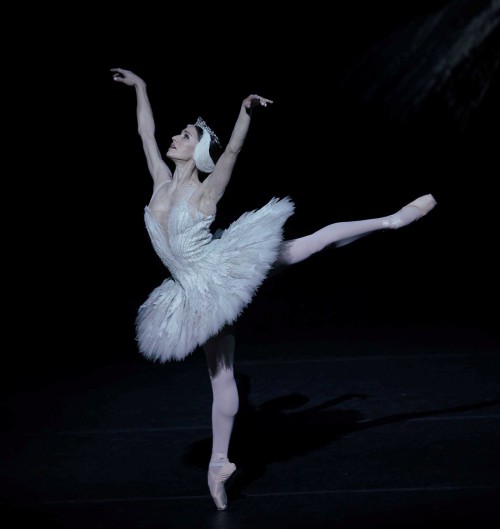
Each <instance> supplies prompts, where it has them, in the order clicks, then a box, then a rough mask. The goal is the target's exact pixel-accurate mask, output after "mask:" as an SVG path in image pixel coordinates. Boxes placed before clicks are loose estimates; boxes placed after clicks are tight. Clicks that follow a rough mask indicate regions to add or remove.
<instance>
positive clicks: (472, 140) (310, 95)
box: [6, 0, 500, 369]
mask: <svg viewBox="0 0 500 529" xmlns="http://www.w3.org/2000/svg"><path fill="white" fill-rule="evenodd" d="M373 4H374V3H373V2H365V1H358V2H355V3H352V2H344V3H341V5H337V4H335V5H332V6H330V7H329V8H328V9H327V8H326V6H325V7H322V8H320V7H315V6H314V5H308V6H304V5H301V6H300V7H297V8H290V7H286V8H284V9H282V10H280V11H279V12H274V13H266V12H265V6H264V7H262V6H248V7H245V6H243V7H241V8H239V9H240V11H238V12H233V11H231V12H228V11H227V8H225V9H224V10H223V9H222V8H217V7H214V6H207V7H206V8H199V7H195V6H194V5H193V6H186V5H184V6H183V7H175V8H173V7H172V6H169V5H162V6H159V7H158V11H157V12H155V11H146V10H144V11H142V12H140V11H137V10H136V11H134V12H126V11H124V8H123V7H122V6H120V8H119V9H116V10H114V11H112V12H111V13H107V14H106V15H103V13H100V12H99V10H97V9H96V10H95V11H89V10H87V11H82V12H80V13H77V14H71V15H69V14H66V13H59V17H60V18H59V19H58V20H60V22H58V23H57V24H56V23H44V24H43V25H42V24H40V25H38V27H37V30H36V32H33V33H31V32H30V30H29V28H26V29H25V31H24V32H23V35H25V37H23V38H25V39H26V42H28V43H29V46H27V48H26V47H25V49H27V51H25V52H23V53H25V54H26V57H23V58H22V59H21V60H17V61H16V62H15V68H13V69H12V70H11V71H12V74H13V77H14V79H13V83H12V84H11V86H8V87H7V89H8V90H9V92H10V91H12V92H13V93H14V95H15V96H17V98H18V99H17V100H16V101H19V100H20V102H19V103H17V102H16V103H15V104H12V106H11V104H10V102H11V101H14V100H15V99H7V100H6V111H7V112H8V113H9V114H12V113H13V115H14V122H13V125H12V127H11V128H10V130H9V131H8V133H9V136H10V135H11V134H12V137H13V138H14V141H13V148H12V154H14V156H15V165H14V169H12V168H11V169H9V172H11V171H13V172H14V173H15V175H16V176H15V178H14V179H13V180H14V182H15V184H14V187H15V193H16V195H15V196H16V197H17V199H16V198H14V203H15V202H17V200H19V201H20V202H19V204H20V205H21V206H22V208H21V211H20V210H19V209H18V208H16V211H17V215H20V217H21V222H18V221H15V222H13V223H11V225H15V226H16V229H13V230H10V233H11V234H12V235H13V237H12V240H13V249H12V255H15V256H16V258H15V259H12V260H11V261H10V262H11V263H13V266H14V268H15V270H14V275H13V276H12V277H14V278H15V283H14V285H7V286H8V287H10V288H9V289H8V290H9V291H11V292H12V291H13V292H14V296H13V297H12V298H9V299H12V303H10V302H9V307H8V313H9V315H10V316H13V318H12V319H10V317H9V320H8V322H9V325H8V328H7V329H6V330H7V334H9V331H11V330H15V336H16V338H17V339H16V340H14V344H15V345H12V346H9V354H8V357H9V360H8V362H9V366H13V369H14V368H15V369H18V368H21V369H26V368H28V367H29V366H32V367H34V368H35V369H39V368H40V367H45V366H49V368H50V367H51V366H60V365H65V364H67V363H68V362H69V363H71V362H77V361H82V360H83V361H87V360H90V361H94V360H102V359H111V360H112V361H113V360H114V359H116V358H127V357H134V355H136V354H137V353H136V350H135V342H134V336H133V331H134V329H133V325H134V318H135V313H136V310H137V307H138V305H139V304H140V303H141V302H142V301H143V300H144V299H145V297H146V296H147V294H148V293H149V291H150V290H151V289H152V288H153V287H154V286H156V285H157V284H158V283H159V282H160V281H161V280H162V279H163V277H165V270H164V269H163V268H162V265H161V263H160V261H159V259H158V258H157V257H156V255H155V254H154V252H153V250H152V248H151V245H150V242H149V239H148V237H147V233H146V230H145V227H144V223H143V208H144V205H145V204H146V202H147V201H148V200H149V196H150V192H151V185H150V184H151V183H150V179H149V175H148V172H147V167H146V163H145V159H144V155H143V152H142V147H141V144H140V140H139V136H138V134H137V125H136V120H135V95H134V91H133V89H131V88H129V87H126V86H124V85H118V84H117V83H114V82H113V81H112V74H111V72H110V71H109V70H110V68H112V67H123V68H127V69H131V70H133V71H135V72H136V73H137V74H139V75H141V76H142V77H143V78H144V79H145V80H146V82H147V84H148V91H149V95H150V99H151V103H152V106H153V110H154V114H155V118H156V124H157V139H158V143H159V144H160V146H162V150H163V151H166V149H167V148H168V144H169V141H170V137H171V136H172V135H173V134H175V133H177V132H178V131H179V130H181V129H182V128H183V127H184V126H185V125H186V123H188V122H192V120H194V119H195V118H196V116H198V115H202V116H203V117H204V118H205V119H206V121H207V122H208V123H209V124H210V125H211V126H212V127H213V128H214V129H215V130H216V132H217V133H218V134H219V136H220V137H221V139H222V140H227V138H228V136H229V134H230V132H231V127H232V124H233V123H234V120H235V118H236V115H237V112H238V109H239V105H240V103H241V101H242V99H243V98H244V97H245V96H247V95H248V94H249V93H258V94H261V95H263V96H265V97H268V98H270V99H272V100H274V104H273V105H272V106H270V107H269V108H267V109H262V110H261V111H259V112H258V113H257V114H256V116H255V119H254V122H253V124H252V128H251V131H250V134H249V137H248V141H247V144H246V145H245V148H244V151H243V152H242V154H241V156H240V159H239V161H238V165H237V167H236V169H235V173H234V177H233V180H232V181H231V183H230V186H229V187H228V190H227V193H226V195H225V196H224V198H223V200H222V201H221V203H220V209H219V215H218V218H217V220H216V223H215V225H214V228H215V227H223V226H225V225H227V224H228V223H229V222H231V221H232V220H234V219H235V218H236V217H237V216H238V215H239V214H241V213H242V212H243V211H245V210H247V209H253V208H256V207H259V206H261V205H263V204H264V203H265V202H266V201H267V200H269V198H270V197H271V196H283V195H290V196H291V197H292V198H293V199H294V201H295V203H296V214H295V215H294V217H293V218H291V219H290V221H289V223H288V224H287V227H286V235H287V237H289V238H291V237H295V236H300V235H303V234H305V233H308V232H309V231H311V230H315V229H317V228H319V227H321V226H323V225H325V224H328V223H330V222H336V221H342V220H351V219H360V218H366V217H373V216H380V215H384V214H388V213H391V212H394V211H396V210H397V209H399V208H400V207H402V206H403V205H404V204H406V203H407V202H409V201H411V200H413V199H414V198H416V197H417V196H419V195H422V194H425V193H433V194H434V196H435V197H436V199H437V201H438V206H437V208H436V209H435V210H434V211H433V212H432V213H431V214H430V215H429V216H427V217H425V218H423V219H421V220H420V221H419V222H418V223H416V224H414V225H412V226H411V227H408V228H405V229H404V230H399V231H397V232H390V233H377V234H373V235H372V236H370V237H367V238H365V239H362V240H361V241H357V242H355V243H354V244H352V245H349V246H346V247H343V248H341V249H338V250H334V249H332V250H327V251H326V252H325V253H323V254H322V255H319V256H314V257H313V258H311V259H310V260H308V261H306V262H304V263H301V264H299V265H297V266H296V267H293V268H290V269H288V270H286V271H285V272H284V273H282V274H280V275H279V276H276V277H275V278H273V279H272V280H270V281H269V282H267V283H265V284H264V285H263V287H262V288H261V291H260V292H259V295H258V296H257V298H256V299H255V300H254V302H253V303H252V305H251V306H250V307H249V308H248V310H247V311H246V312H245V314H244V316H243V317H242V319H241V320H240V322H239V325H240V333H241V335H242V336H243V338H244V339H247V340H251V339H263V340H267V339H280V337H281V336H283V333H289V334H292V335H293V333H302V334H304V335H307V333H309V332H310V333H335V332H337V331H338V330H340V329H344V328H350V329H355V330H356V329H359V330H360V331H359V332H362V329H363V328H368V327H370V328H373V327H380V328H385V327H396V328H397V327H401V328H404V327H406V326H418V327H420V328H422V329H423V330H424V329H441V330H442V329H449V330H450V336H452V335H453V330H454V329H455V330H457V331H458V330H463V329H467V328H473V329H474V328H475V329H482V330H484V331H485V333H486V334H487V335H489V336H491V337H492V339H495V340H496V339H497V316H496V312H497V310H496V304H497V295H496V285H497V262H498V261H497V257H496V255H497V248H496V246H497V241H498V233H497V229H496V228H497V220H496V215H497V210H498V206H497V204H498V200H497V198H496V197H497V191H496V187H497V179H498V114H499V113H498V94H499V91H498V86H499V81H498V77H499V76H498V54H499V50H500V47H499V23H498V21H499V5H498V4H499V3H498V2H495V1H494V2H481V1H479V2H477V1H470V0H469V1H466V0H458V1H457V0H455V1H444V0H442V1H435V2H431V1H429V2H413V1H411V2H404V3H402V2H399V3H390V2H385V1H382V2H377V3H376V6H375V5H373ZM401 4H404V5H401ZM31 15H32V16H33V15H34V14H33V13H32V14H31ZM49 15H50V14H49V13H47V11H45V12H44V16H45V20H47V17H48V18H50V16H49ZM472 21H474V24H472ZM472 37H474V38H472ZM471 42H473V43H474V45H471ZM15 138H18V139H20V141H16V140H15ZM18 148H19V152H18V150H17V149H18ZM8 154H11V153H10V152H9V153H8ZM12 198H13V197H11V200H12ZM17 215H16V217H17ZM23 235H27V244H23V243H22V241H24V240H25V239H24V237H23ZM11 322H12V325H11Z"/></svg>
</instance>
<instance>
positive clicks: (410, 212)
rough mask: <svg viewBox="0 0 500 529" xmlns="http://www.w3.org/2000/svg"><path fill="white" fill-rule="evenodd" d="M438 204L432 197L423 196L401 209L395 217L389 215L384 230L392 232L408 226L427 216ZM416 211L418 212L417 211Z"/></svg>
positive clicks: (384, 223)
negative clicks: (387, 229)
mask: <svg viewBox="0 0 500 529" xmlns="http://www.w3.org/2000/svg"><path fill="white" fill-rule="evenodd" d="M436 204H437V202H436V200H435V198H434V197H433V196H432V195H422V196H421V197H418V198H417V199H415V200H414V201H413V202H410V203H409V204H407V205H406V206H404V208H402V209H400V210H399V211H398V212H397V213H394V215H389V217H387V220H384V222H383V226H384V228H389V229H392V230H397V229H398V228H401V227H403V226H407V225H408V224H411V223H412V222H415V221H416V220H418V219H421V218H422V217H424V216H425V215H427V213H429V211H431V210H432V209H433V208H434V206H435V205H436ZM410 208H413V209H410ZM415 209H416V210H417V211H415ZM405 210H406V211H405Z"/></svg>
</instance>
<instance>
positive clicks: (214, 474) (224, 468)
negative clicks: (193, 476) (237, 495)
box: [208, 459, 236, 511]
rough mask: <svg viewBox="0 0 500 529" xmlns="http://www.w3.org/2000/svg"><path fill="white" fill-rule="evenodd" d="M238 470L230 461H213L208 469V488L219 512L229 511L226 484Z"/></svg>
mask: <svg viewBox="0 0 500 529" xmlns="http://www.w3.org/2000/svg"><path fill="white" fill-rule="evenodd" d="M235 470H236V465H235V464H234V463H230V462H229V460H228V459H222V460H218V461H211V462H210V465H209V467H208V488H209V489H210V494H211V496H212V499H213V500H214V503H215V506H216V507H217V509H218V510H219V511H224V510H226V509H227V495H226V490H225V488H224V484H225V482H226V481H227V480H228V479H229V477H230V476H231V475H232V474H233V472H234V471H235Z"/></svg>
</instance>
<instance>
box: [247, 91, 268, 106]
mask: <svg viewBox="0 0 500 529" xmlns="http://www.w3.org/2000/svg"><path fill="white" fill-rule="evenodd" d="M269 103H272V101H271V100H270V99H266V98H265V97H261V96H258V95H257V94H250V95H249V96H248V97H246V98H245V99H244V100H243V106H244V107H245V108H248V109H250V108H253V107H257V106H261V107H267V105H268V104H269Z"/></svg>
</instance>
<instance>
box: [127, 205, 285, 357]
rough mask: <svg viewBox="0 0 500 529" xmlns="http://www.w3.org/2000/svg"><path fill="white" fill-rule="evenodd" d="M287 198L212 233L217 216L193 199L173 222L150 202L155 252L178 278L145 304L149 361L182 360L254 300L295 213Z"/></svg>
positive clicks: (141, 325)
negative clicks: (162, 219)
mask: <svg viewBox="0 0 500 529" xmlns="http://www.w3.org/2000/svg"><path fill="white" fill-rule="evenodd" d="M293 211H294V204H293V202H292V201H291V200H290V199H289V198H288V197H285V198H282V199H277V198H273V199H271V200H270V201H269V202H268V203H267V204H266V205H265V206H263V207H262V208H260V209H257V210H254V211H248V212H245V213H244V214H243V215H241V216H240V217H239V218H238V219H237V220H236V221H234V222H233V223H232V224H231V225H230V226H229V227H228V228H227V229H226V230H224V231H223V232H222V235H221V237H220V238H218V239H217V238H213V236H212V233H211V232H210V225H211V224H212V222H213V221H214V218H215V217H214V216H213V215H209V216H206V215H203V214H202V213H201V212H200V211H199V210H197V209H195V208H194V207H193V206H191V205H189V203H188V202H187V200H183V201H181V202H179V203H178V204H177V206H176V207H175V209H174V210H173V211H172V212H171V214H170V217H169V219H168V222H167V225H166V226H161V225H160V224H159V222H158V221H157V220H156V218H155V217H154V216H153V214H152V213H151V211H150V209H149V207H146V208H145V222H146V227H147V229H148V232H149V235H150V237H151V241H152V244H153V247H154V248H155V250H156V253H157V254H158V256H159V257H160V259H161V260H162V261H163V263H164V264H165V266H166V267H167V268H168V270H169V272H170V274H171V277H169V278H168V279H165V281H163V283H162V284H161V285H160V286H158V287H157V288H155V289H154V290H153V291H152V292H151V294H150V295H149V297H148V299H147V300H146V301H145V302H144V303H143V304H142V305H141V307H140V308H139V311H138V314H137V320H136V330H137V340H138V343H139V350H140V352H141V353H142V354H143V355H144V356H145V357H146V358H148V359H150V360H157V361H159V362H162V363H163V362H166V361H168V360H182V359H183V358H185V357H186V356H187V355H188V354H190V353H192V352H193V351H194V349H196V347H198V346H200V345H203V344H204V343H205V342H206V341H207V339H208V338H210V337H211V336H213V335H215V334H217V333H218V332H219V331H220V329H221V328H222V327H223V326H224V325H226V324H229V323H232V322H234V321H235V320H236V319H237V318H238V316H240V314H241V312H242V311H243V309H244V308H245V307H246V306H247V305H248V304H249V303H250V301H251V300H252V297H253V296H254V294H255V292H256V291H257V289H258V288H259V286H260V285H261V284H262V282H263V281H264V279H265V278H266V276H267V274H268V272H269V270H270V268H271V267H272V265H273V263H274V262H275V261H276V258H277V256H278V252H279V249H280V246H281V243H282V241H283V226H284V224H285V222H286V220H287V219H288V218H289V217H290V216H291V215H292V214H293Z"/></svg>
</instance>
